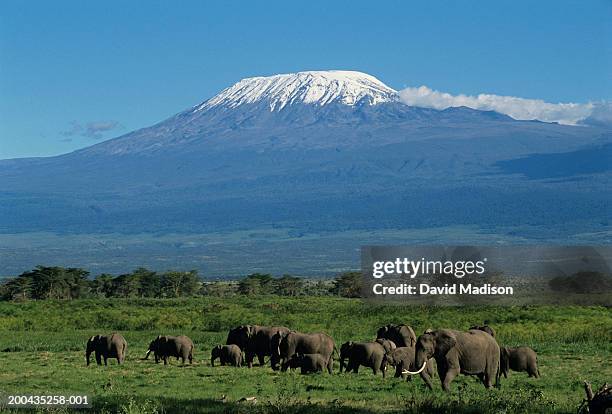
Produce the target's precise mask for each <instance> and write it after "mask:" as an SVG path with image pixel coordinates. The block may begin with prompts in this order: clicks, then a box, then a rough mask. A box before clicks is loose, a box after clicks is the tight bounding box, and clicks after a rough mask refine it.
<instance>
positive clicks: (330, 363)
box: [327, 357, 334, 375]
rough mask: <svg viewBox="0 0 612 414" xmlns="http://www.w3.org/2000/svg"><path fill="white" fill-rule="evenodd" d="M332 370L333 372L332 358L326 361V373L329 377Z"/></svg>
mask: <svg viewBox="0 0 612 414" xmlns="http://www.w3.org/2000/svg"><path fill="white" fill-rule="evenodd" d="M333 370H334V359H333V358H332V357H329V360H328V361H327V372H328V373H329V374H330V375H331V374H332V372H333Z"/></svg>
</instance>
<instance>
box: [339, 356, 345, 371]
mask: <svg viewBox="0 0 612 414" xmlns="http://www.w3.org/2000/svg"><path fill="white" fill-rule="evenodd" d="M343 369H344V358H340V372H342V370H343Z"/></svg>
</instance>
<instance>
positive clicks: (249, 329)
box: [225, 325, 289, 368]
mask: <svg viewBox="0 0 612 414" xmlns="http://www.w3.org/2000/svg"><path fill="white" fill-rule="evenodd" d="M277 332H281V333H283V334H286V333H289V328H286V327H284V326H259V325H241V326H238V327H236V328H234V329H232V330H230V331H229V333H228V334H227V341H226V342H225V343H226V344H227V345H238V346H239V347H240V349H241V350H243V351H244V353H245V361H246V363H247V366H248V367H249V368H252V367H253V359H254V357H255V356H257V359H258V361H259V366H263V365H264V363H265V357H266V356H271V355H272V352H271V349H272V348H271V345H270V344H271V342H272V337H273V336H274V334H276V333H277Z"/></svg>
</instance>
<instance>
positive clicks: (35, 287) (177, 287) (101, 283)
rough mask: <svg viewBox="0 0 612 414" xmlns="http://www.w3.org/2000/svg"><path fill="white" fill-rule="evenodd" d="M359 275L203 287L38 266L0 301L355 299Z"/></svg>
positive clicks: (7, 287) (147, 276)
mask: <svg viewBox="0 0 612 414" xmlns="http://www.w3.org/2000/svg"><path fill="white" fill-rule="evenodd" d="M360 275H361V274H360V273H357V272H353V273H350V272H349V273H344V274H341V275H340V276H339V277H338V279H337V280H336V281H335V282H330V281H316V282H313V281H308V280H304V279H301V278H298V277H294V276H290V275H283V276H281V277H278V278H275V277H273V276H272V275H269V274H261V273H253V274H251V275H248V276H246V277H244V278H241V279H240V281H238V282H219V281H215V282H210V281H209V282H202V281H201V280H200V278H199V276H198V272H197V270H191V271H187V272H184V271H175V270H171V271H167V272H164V273H157V272H154V271H151V270H148V269H145V268H142V267H141V268H138V269H136V270H134V271H133V272H130V273H126V274H121V275H119V276H113V275H109V274H106V273H103V274H101V275H98V276H96V277H95V278H93V279H88V276H89V272H88V271H87V270H84V269H79V268H65V267H59V266H53V267H50V266H37V267H36V268H34V269H33V270H31V271H27V272H23V273H22V274H20V275H19V276H17V277H14V278H6V279H5V280H1V281H0V300H29V299H70V300H72V299H91V298H181V297H193V296H233V295H261V294H274V295H283V296H300V295H315V296H321V295H325V294H333V295H340V296H347V297H358V296H359V295H358V293H359V289H360ZM355 294H357V296H355Z"/></svg>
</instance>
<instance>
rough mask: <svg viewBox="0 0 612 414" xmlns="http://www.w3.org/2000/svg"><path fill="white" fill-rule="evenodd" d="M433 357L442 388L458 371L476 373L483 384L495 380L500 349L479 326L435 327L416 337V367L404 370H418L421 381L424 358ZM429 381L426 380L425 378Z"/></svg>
mask: <svg viewBox="0 0 612 414" xmlns="http://www.w3.org/2000/svg"><path fill="white" fill-rule="evenodd" d="M431 357H433V358H434V359H435V360H436V365H437V367H438V375H439V376H440V381H441V382H442V388H443V389H444V391H447V392H448V391H450V383H451V382H452V381H453V379H454V378H455V377H456V376H457V375H459V374H460V373H461V374H465V375H477V376H478V378H480V380H481V381H482V383H483V385H484V386H485V387H486V388H491V387H492V386H493V381H495V382H496V383H499V375H500V349H499V345H497V342H496V341H495V338H493V337H492V336H491V335H490V334H488V333H486V332H484V331H480V330H470V331H468V332H461V331H454V330H450V329H439V330H436V331H432V332H429V333H425V334H423V335H421V336H419V338H418V339H417V345H416V357H415V364H416V366H417V367H420V368H419V369H418V370H417V371H411V370H404V371H405V373H406V374H408V375H416V374H421V376H422V377H423V379H424V380H425V382H428V381H427V380H426V377H428V375H427V373H426V372H425V366H426V363H427V360H428V359H429V358H431ZM428 385H429V382H428Z"/></svg>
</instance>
